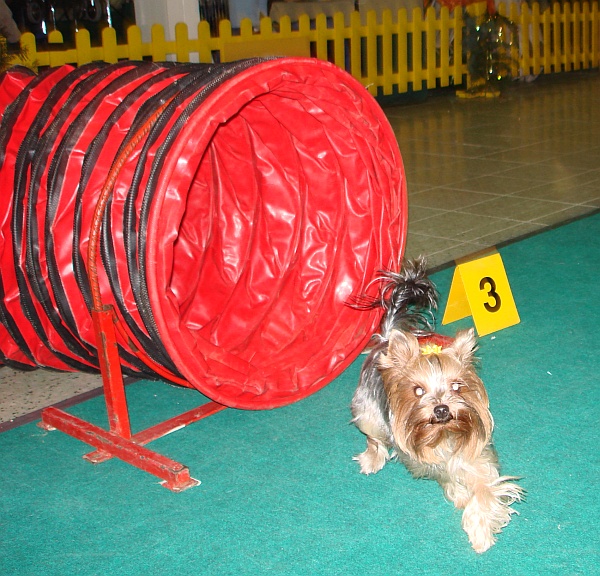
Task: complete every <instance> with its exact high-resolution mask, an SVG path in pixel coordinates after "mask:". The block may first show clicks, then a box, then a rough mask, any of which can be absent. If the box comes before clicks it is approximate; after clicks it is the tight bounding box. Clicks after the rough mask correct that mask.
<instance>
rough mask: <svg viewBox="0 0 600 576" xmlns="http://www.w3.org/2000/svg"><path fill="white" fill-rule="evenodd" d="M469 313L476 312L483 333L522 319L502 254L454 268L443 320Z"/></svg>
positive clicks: (477, 322)
mask: <svg viewBox="0 0 600 576" xmlns="http://www.w3.org/2000/svg"><path fill="white" fill-rule="evenodd" d="M467 316H473V322H474V323H475V328H477V333H478V334H479V335H480V336H485V335H486V334H490V333H491V332H496V331H497V330H502V328H507V327H508V326H513V325H515V324H518V323H519V321H520V319H519V313H518V312H517V307H516V305H515V301H514V298H513V295H512V292H511V290H510V284H509V283H508V277H507V276H506V270H505V269H504V264H503V263H502V258H501V257H500V254H498V253H496V254H491V255H490V256H484V257H483V258H479V259H477V260H472V261H470V262H464V263H461V264H458V266H457V267H456V269H455V270H454V276H453V278H452V285H451V286H450V294H449V295H448V303H447V304H446V311H445V313H444V318H443V320H442V324H449V323H450V322H455V321H456V320H461V319H462V318H466V317H467Z"/></svg>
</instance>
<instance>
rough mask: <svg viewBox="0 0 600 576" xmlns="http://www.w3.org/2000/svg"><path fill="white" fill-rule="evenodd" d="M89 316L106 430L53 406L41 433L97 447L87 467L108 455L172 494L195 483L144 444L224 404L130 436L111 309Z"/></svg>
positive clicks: (44, 415) (175, 464)
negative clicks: (145, 474)
mask: <svg viewBox="0 0 600 576" xmlns="http://www.w3.org/2000/svg"><path fill="white" fill-rule="evenodd" d="M92 317H93V319H94V328H95V331H96V339H97V343H98V357H99V363H100V371H101V373H102V384H103V386H104V397H105V400H106V410H107V413H108V421H109V426H110V430H108V431H107V430H104V429H102V428H100V427H98V426H95V425H94V424H91V423H89V422H86V421H85V420H82V419H80V418H77V417H76V416H72V415H71V414H68V413H67V412H64V411H62V410H59V409H58V408H54V407H50V408H46V409H45V410H43V411H42V421H41V422H40V424H39V426H40V427H42V428H45V429H46V430H54V429H58V430H61V431H62V432H65V433H66V434H69V435H70V436H73V437H74V438H77V439H78V440H81V441H82V442H85V443H87V444H89V445H90V446H93V447H94V448H96V450H95V451H94V452H91V453H89V454H86V455H85V456H84V458H85V459H86V460H88V461H90V462H92V463H95V464H97V463H100V462H104V461H106V460H109V459H110V458H113V457H116V458H120V459H121V460H123V461H125V462H127V463H129V464H131V465H132V466H135V467H137V468H140V469H141V470H144V471H145V472H149V473H150V474H153V475H154V476H158V478H160V479H162V480H163V482H162V484H163V486H165V487H166V488H168V489H169V490H172V491H173V492H182V491H183V490H186V489H188V488H191V487H192V486H196V485H198V484H199V482H198V480H195V479H194V478H192V477H191V476H190V473H189V469H188V468H187V466H184V465H183V464H180V463H179V462H176V461H174V460H171V459H170V458H166V457H165V456H162V455H161V454H158V453H157V452H153V451H152V450H149V449H148V448H145V447H144V446H145V445H146V444H148V443H149V442H151V441H152V440H156V439H157V438H161V437H162V436H165V435H167V434H170V433H171V432H175V431H176V430H179V429H181V428H184V427H185V426H187V425H189V424H192V423H193V422H196V421H197V420H201V419H202V418H206V417H207V416H210V415H212V414H215V413H217V412H220V411H221V410H224V409H225V408H226V406H223V405H222V404H217V403H216V402H207V403H205V404H203V405H201V406H199V407H197V408H194V409H193V410H189V411H188V412H185V413H183V414H180V415H179V416H175V417H174V418H171V419H169V420H166V421H164V422H161V423H160V424H157V425H156V426H153V427H151V428H148V429H146V430H144V431H142V432H139V433H137V434H134V435H132V434H131V427H130V423H129V410H128V407H127V398H126V396H125V385H124V382H123V374H122V372H121V363H120V359H119V352H118V348H117V342H116V336H115V329H114V321H115V316H114V313H113V310H112V307H110V306H104V307H103V308H102V309H101V310H93V311H92Z"/></svg>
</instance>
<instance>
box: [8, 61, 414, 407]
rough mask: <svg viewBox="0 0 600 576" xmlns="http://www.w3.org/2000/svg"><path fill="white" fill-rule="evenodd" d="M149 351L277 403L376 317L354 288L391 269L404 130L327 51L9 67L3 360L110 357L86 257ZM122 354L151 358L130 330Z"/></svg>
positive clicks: (219, 387) (347, 348) (218, 389)
mask: <svg viewBox="0 0 600 576" xmlns="http://www.w3.org/2000/svg"><path fill="white" fill-rule="evenodd" d="M165 104H166V107H165V108H164V110H163V111H162V112H161V113H160V116H159V118H158V121H157V122H156V124H154V126H153V127H152V129H151V130H150V131H149V132H148V134H147V136H146V137H145V138H143V139H142V140H141V141H140V142H139V143H137V144H136V145H135V146H134V147H133V148H132V150H131V151H130V153H129V154H128V156H127V159H126V162H125V164H124V166H123V168H122V169H121V170H120V172H119V173H118V177H117V180H116V182H115V185H114V188H113V190H112V195H111V198H110V201H109V204H108V206H107V210H106V213H105V217H104V221H103V227H102V234H101V249H100V254H99V259H98V267H99V284H100V289H101V294H102V299H103V302H104V303H105V304H110V305H113V306H114V307H115V310H116V314H117V317H118V319H119V323H120V324H122V325H123V326H124V327H126V331H127V332H128V334H129V338H130V339H131V340H132V341H133V342H135V344H136V346H138V347H139V348H141V349H143V350H144V351H145V352H146V353H147V354H148V356H150V357H151V358H152V359H153V361H154V362H156V363H157V364H158V365H160V366H162V367H164V368H165V370H168V371H170V372H171V373H172V374H173V375H174V379H177V378H183V379H185V380H186V381H187V382H188V383H189V385H190V386H192V387H194V388H197V389H198V390H199V391H200V392H202V393H203V394H205V395H206V396H208V397H209V398H211V399H213V400H215V401H217V402H220V403H223V404H225V405H227V406H231V407H237V408H248V409H259V408H274V407H277V406H281V405H284V404H289V403H291V402H294V401H296V400H299V399H301V398H303V397H305V396H307V395H309V394H311V393H313V392H315V391H316V390H318V389H320V388H321V387H323V386H324V385H326V384H327V383H328V382H330V381H331V380H332V379H333V378H335V377H336V376H337V375H339V374H340V373H341V372H342V371H343V370H344V369H345V368H346V367H347V366H348V365H349V364H350V363H351V362H352V361H353V360H354V359H355V358H356V357H357V355H358V354H359V353H360V351H361V350H362V348H363V347H364V346H365V344H366V343H367V341H368V340H369V338H370V336H371V334H372V333H373V332H374V331H375V330H376V328H377V325H378V322H379V317H380V316H379V313H378V312H377V311H369V312H365V311H359V310H356V309H353V308H352V307H350V306H348V305H347V302H348V300H349V299H350V298H351V297H352V296H356V295H359V294H362V293H365V292H371V293H373V292H376V291H377V286H376V285H370V283H371V281H372V280H373V279H374V278H375V277H376V276H377V273H378V271H379V270H381V269H392V270H397V269H398V266H399V263H400V260H401V257H402V253H403V250H404V243H405V237H406V217H407V215H406V184H405V178H404V171H403V167H402V161H401V158H400V153H399V150H398V146H397V143H396V139H395V136H394V133H393V131H392V129H391V127H390V126H389V123H388V121H387V119H386V118H385V116H384V114H383V112H382V110H381V109H380V107H379V105H378V104H377V102H376V101H375V100H374V99H373V98H372V97H371V96H370V95H369V94H368V93H367V91H366V90H365V89H364V88H363V87H362V86H361V85H360V83H359V82H357V81H356V80H355V79H354V78H352V77H351V76H350V75H348V74H347V73H345V72H343V71H342V70H340V69H339V68H337V67H335V66H334V65H332V64H329V63H327V62H322V61H319V60H316V59H301V58H281V59H272V60H260V59H253V60H246V61H240V62H236V63H232V64H219V65H202V64H177V65H176V64H169V63H165V64H156V63H150V62H121V63H119V64H114V65H107V64H101V63H93V64H90V65H86V66H82V67H79V68H72V67H67V66H65V67H61V68H57V69H53V70H50V71H47V72H45V73H43V74H40V75H38V76H36V75H33V74H32V73H29V72H27V71H25V70H23V69H13V70H10V71H8V72H6V73H4V74H3V75H1V76H0V115H1V124H0V233H1V234H0V264H1V277H0V290H1V293H0V354H1V357H0V361H1V362H2V363H4V364H7V365H11V366H15V367H17V368H22V369H33V368H36V367H46V368H52V369H58V370H67V371H73V370H77V371H89V372H95V371H97V370H98V363H97V350H96V345H95V338H94V333H93V326H92V321H91V314H90V309H91V306H92V303H91V296H90V284H89V266H88V262H87V261H86V254H87V247H88V244H89V234H90V227H91V221H92V216H93V213H94V210H95V208H96V204H97V201H98V195H99V192H100V190H101V189H102V187H103V186H104V184H105V182H106V178H107V175H108V173H109V171H110V170H111V167H112V165H113V163H114V161H115V158H116V157H117V155H118V154H119V153H120V152H121V151H122V150H123V149H124V148H125V147H126V146H127V145H128V144H129V143H130V139H131V135H132V134H133V133H134V132H136V130H137V129H138V128H139V127H140V126H142V125H144V122H146V121H147V119H148V117H149V116H150V115H151V114H153V113H154V112H156V110H157V109H158V108H159V107H160V106H162V105H165ZM119 349H120V354H121V358H122V364H123V368H124V370H125V372H126V373H128V374H132V375H137V376H140V377H148V378H159V377H160V375H159V374H157V373H156V372H155V370H153V368H152V367H151V366H148V365H147V364H145V363H144V362H143V361H142V360H140V359H139V358H138V357H136V355H135V354H134V353H133V352H132V350H131V347H130V346H129V344H128V342H127V341H126V339H124V338H123V337H122V336H119Z"/></svg>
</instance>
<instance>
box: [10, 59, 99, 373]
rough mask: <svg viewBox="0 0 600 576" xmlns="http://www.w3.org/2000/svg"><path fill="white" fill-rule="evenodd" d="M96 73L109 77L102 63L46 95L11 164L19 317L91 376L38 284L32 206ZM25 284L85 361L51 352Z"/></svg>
mask: <svg viewBox="0 0 600 576" xmlns="http://www.w3.org/2000/svg"><path fill="white" fill-rule="evenodd" d="M94 72H96V73H98V74H99V75H100V76H102V75H106V74H109V73H110V67H109V66H108V65H104V64H100V63H93V64H88V65H86V66H82V67H81V68H78V69H76V70H74V71H73V72H72V73H71V74H69V75H67V76H66V77H65V78H63V79H62V80H61V81H60V82H59V83H58V84H57V85H56V86H55V87H54V88H53V89H52V90H51V91H50V94H49V95H48V97H47V98H46V99H45V101H44V104H43V105H42V108H41V109H40V112H39V113H38V114H37V115H36V118H35V120H34V121H33V122H32V124H31V126H30V128H29V130H28V132H27V135H26V137H25V139H24V140H23V143H22V145H21V148H20V149H19V153H18V155H17V159H16V163H15V180H16V182H15V191H14V195H15V200H14V204H13V220H12V222H13V229H12V239H13V254H14V266H15V273H16V277H17V285H18V286H19V292H20V300H21V306H22V308H23V311H24V312H25V314H26V315H27V317H28V319H29V322H30V324H31V326H32V327H33V329H34V330H35V333H36V334H37V336H38V337H39V338H40V340H41V341H42V342H43V343H44V345H45V346H46V347H47V348H48V349H49V350H50V351H51V352H52V354H54V355H55V356H56V357H57V358H58V359H60V360H61V361H62V362H64V363H65V364H66V365H68V366H70V367H71V368H74V369H75V370H78V371H81V372H91V373H97V372H98V362H97V359H96V357H95V356H94V355H92V354H91V353H90V352H89V351H88V350H86V349H85V348H84V347H83V346H82V345H81V343H80V342H78V341H77V340H75V338H73V336H72V335H71V334H70V333H69V331H68V330H67V329H66V328H65V327H64V325H63V324H62V321H61V319H60V317H59V316H58V314H57V312H56V310H55V309H54V307H53V305H52V302H51V300H50V296H49V293H48V290H47V289H46V287H45V285H43V283H42V282H40V278H38V274H39V271H38V270H37V266H36V263H35V260H36V257H37V261H38V262H39V244H38V242H37V239H38V229H37V218H36V217H35V216H36V210H35V205H36V201H37V193H38V189H39V186H40V181H41V178H43V176H44V173H45V168H46V166H47V163H48V157H49V155H50V153H51V151H52V148H53V146H54V144H55V142H56V138H57V137H58V133H59V131H60V129H61V128H62V126H63V125H64V123H65V122H66V120H67V118H68V116H69V114H70V112H71V110H72V109H73V107H74V106H75V105H76V104H77V102H79V99H80V98H81V96H82V95H84V94H85V93H86V87H87V84H86V78H85V76H86V75H87V80H88V81H89V78H90V77H93V76H95V74H94ZM90 73H91V74H90ZM81 77H84V79H83V80H82V81H81V82H79V83H76V84H75V86H74V88H73V90H72V92H71V93H70V94H69V96H68V97H67V100H66V102H65V103H64V105H63V106H62V107H61V109H60V110H59V112H58V114H57V115H56V116H55V117H54V118H53V119H52V120H51V122H50V124H49V125H48V126H46V129H45V130H44V132H43V134H42V130H43V128H44V126H45V124H46V123H47V121H48V117H49V116H50V112H51V110H52V108H53V107H54V106H55V105H56V103H57V101H58V100H59V99H60V98H61V96H63V95H64V93H65V91H66V90H67V89H68V88H69V87H71V86H73V84H74V81H76V80H77V78H81ZM94 83H95V82H94ZM29 167H31V178H30V182H29V185H28V184H27V178H26V175H27V173H28V172H29V170H28V168H29ZM27 191H29V196H28V210H27V213H26V215H27V218H26V222H25V224H26V226H27V228H26V230H27V233H26V236H25V239H26V250H25V257H26V274H24V273H23V271H22V269H21V267H20V265H19V262H20V260H21V253H22V249H23V248H22V247H23V242H22V239H23V230H22V227H23V216H24V214H23V212H24V206H23V199H24V198H25V197H26V193H27ZM26 278H27V280H29V285H30V286H31V291H32V292H33V295H34V296H35V297H36V299H37V301H38V302H39V303H40V305H41V306H42V308H43V309H44V312H45V313H46V316H47V317H48V319H49V320H50V322H51V323H52V325H53V327H54V328H55V329H56V330H57V332H58V333H59V335H60V337H61V339H62V340H63V342H64V344H65V345H66V347H67V348H68V349H69V351H70V352H72V353H73V356H76V357H78V358H80V359H81V360H83V361H80V360H77V359H76V358H74V357H73V356H70V355H68V354H65V353H63V352H60V351H58V350H56V349H55V347H53V346H52V344H51V343H50V340H49V338H48V334H47V333H46V331H45V329H44V326H43V324H42V321H41V318H40V317H39V315H38V312H37V310H36V307H35V304H34V301H33V298H32V294H31V293H30V291H29V285H28V283H27V281H26Z"/></svg>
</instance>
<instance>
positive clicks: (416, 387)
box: [415, 386, 425, 396]
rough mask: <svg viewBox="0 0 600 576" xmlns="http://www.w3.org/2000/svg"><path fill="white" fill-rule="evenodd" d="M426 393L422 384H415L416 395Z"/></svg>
mask: <svg viewBox="0 0 600 576" xmlns="http://www.w3.org/2000/svg"><path fill="white" fill-rule="evenodd" d="M423 394H425V390H423V388H421V387H420V386H415V396H423Z"/></svg>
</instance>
